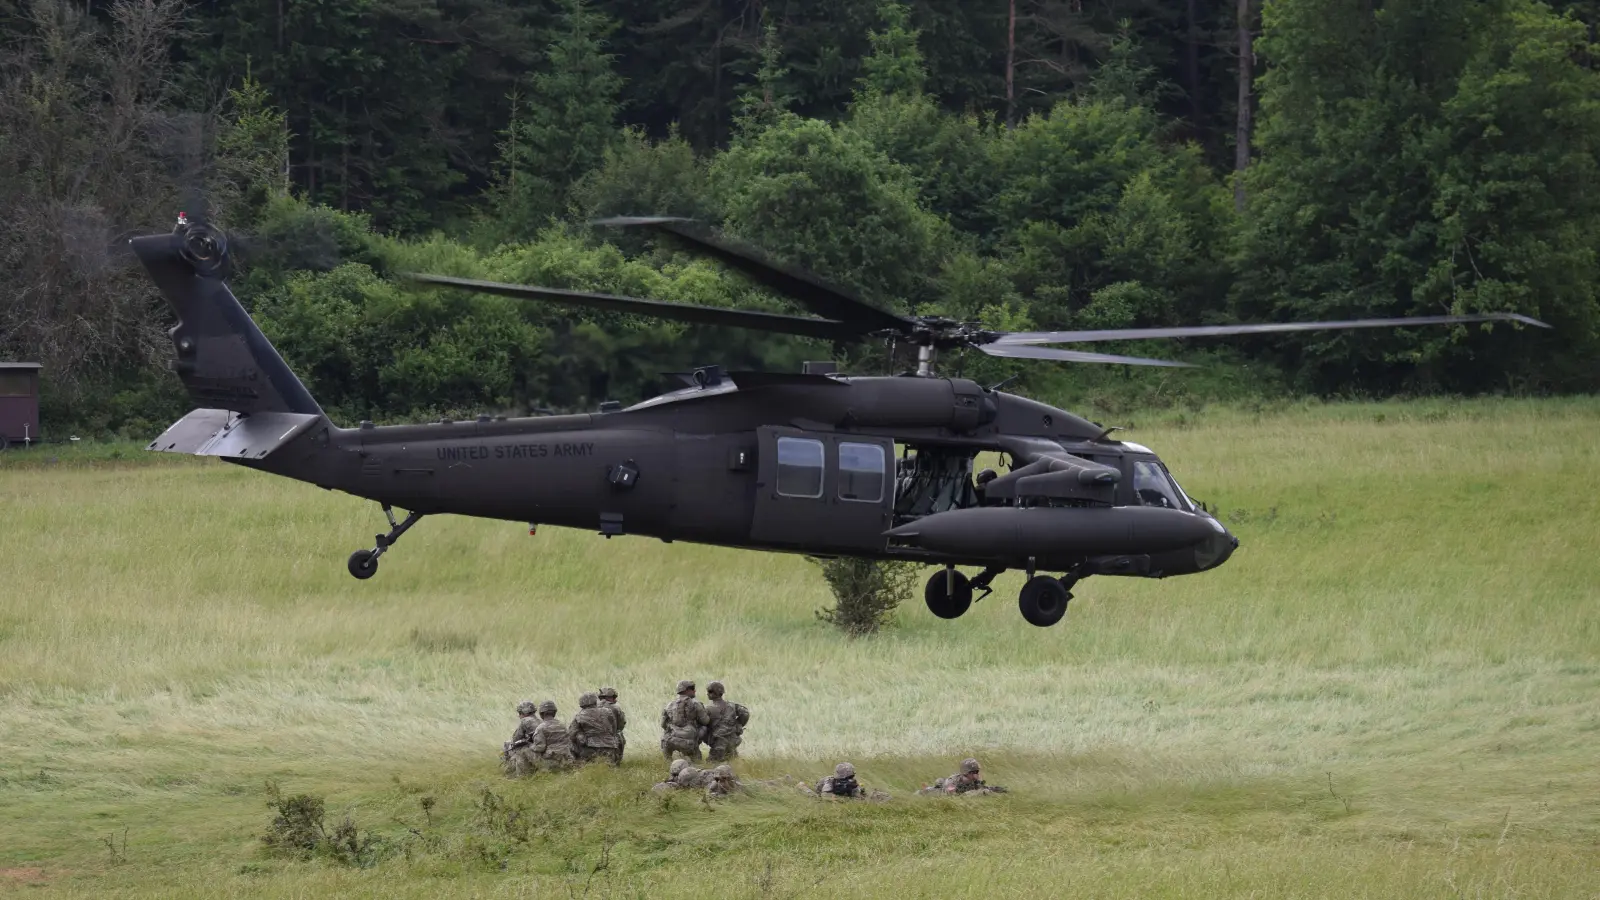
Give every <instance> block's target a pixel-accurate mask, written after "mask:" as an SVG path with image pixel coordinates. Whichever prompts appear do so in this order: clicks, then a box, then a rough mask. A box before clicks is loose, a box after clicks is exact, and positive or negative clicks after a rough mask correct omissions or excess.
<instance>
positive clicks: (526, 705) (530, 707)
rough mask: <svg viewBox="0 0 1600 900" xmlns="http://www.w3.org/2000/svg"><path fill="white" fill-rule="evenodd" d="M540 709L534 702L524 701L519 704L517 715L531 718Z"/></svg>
mask: <svg viewBox="0 0 1600 900" xmlns="http://www.w3.org/2000/svg"><path fill="white" fill-rule="evenodd" d="M538 708H539V707H538V706H537V705H535V704H534V702H533V701H532V700H524V701H522V702H521V703H518V704H517V715H519V716H531V715H533V713H534V711H535V710H537V709H538Z"/></svg>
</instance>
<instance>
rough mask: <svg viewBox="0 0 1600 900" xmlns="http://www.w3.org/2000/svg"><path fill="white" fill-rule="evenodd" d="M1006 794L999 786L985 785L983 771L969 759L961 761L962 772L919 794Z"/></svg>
mask: <svg viewBox="0 0 1600 900" xmlns="http://www.w3.org/2000/svg"><path fill="white" fill-rule="evenodd" d="M974 791H975V792H977V793H979V794H1004V793H1005V792H1006V789H1005V788H1003V787H1001V786H999V785H997V784H984V783H983V770H982V769H981V768H980V767H979V766H978V761H977V760H975V759H973V758H972V757H970V756H969V757H967V758H966V759H963V760H962V761H961V770H960V771H959V772H957V773H956V774H954V775H951V776H949V777H948V778H941V779H939V780H938V781H935V782H934V783H933V784H932V785H931V786H929V787H925V788H923V789H922V790H920V791H918V792H917V793H919V794H970V793H973V792H974Z"/></svg>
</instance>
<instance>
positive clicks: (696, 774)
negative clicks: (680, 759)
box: [674, 761, 711, 788]
mask: <svg viewBox="0 0 1600 900" xmlns="http://www.w3.org/2000/svg"><path fill="white" fill-rule="evenodd" d="M684 763H685V764H684V767H683V769H682V770H680V771H679V772H678V774H677V776H675V778H674V780H675V781H677V782H678V787H681V788H703V787H709V786H710V785H711V773H710V772H708V771H706V770H705V769H702V768H699V767H697V766H694V765H691V764H689V763H688V762H687V761H684Z"/></svg>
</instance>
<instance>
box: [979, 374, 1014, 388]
mask: <svg viewBox="0 0 1600 900" xmlns="http://www.w3.org/2000/svg"><path fill="white" fill-rule="evenodd" d="M1021 377H1022V373H1021V372H1014V373H1012V374H1010V375H1007V376H1006V377H1004V378H1002V379H1000V380H999V381H996V382H995V383H994V384H991V385H989V386H988V387H987V388H985V390H990V391H998V390H1000V389H1001V388H1003V387H1005V386H1006V385H1008V384H1010V383H1011V382H1013V381H1016V380H1017V379H1018V378H1021Z"/></svg>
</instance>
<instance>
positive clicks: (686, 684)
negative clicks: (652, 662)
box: [678, 679, 694, 695]
mask: <svg viewBox="0 0 1600 900" xmlns="http://www.w3.org/2000/svg"><path fill="white" fill-rule="evenodd" d="M692 690H694V682H692V681H689V680H688V679H684V680H683V681H680V682H678V693H679V694H680V695H682V694H685V693H687V692H689V691H692Z"/></svg>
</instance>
